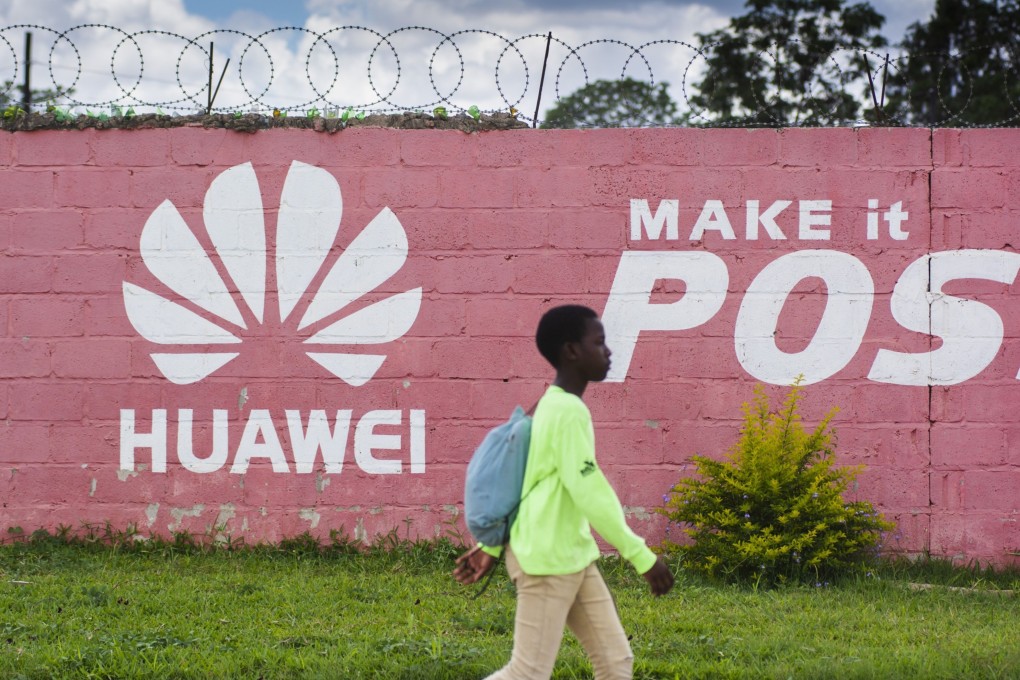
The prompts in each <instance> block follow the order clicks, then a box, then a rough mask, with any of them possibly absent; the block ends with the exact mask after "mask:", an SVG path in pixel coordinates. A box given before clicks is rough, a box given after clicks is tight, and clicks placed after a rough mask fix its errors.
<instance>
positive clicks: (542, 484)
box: [485, 385, 656, 576]
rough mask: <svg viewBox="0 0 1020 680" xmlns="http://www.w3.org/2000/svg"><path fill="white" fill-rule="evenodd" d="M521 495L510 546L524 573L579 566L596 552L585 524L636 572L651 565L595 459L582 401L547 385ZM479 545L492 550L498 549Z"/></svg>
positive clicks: (539, 573)
mask: <svg viewBox="0 0 1020 680" xmlns="http://www.w3.org/2000/svg"><path fill="white" fill-rule="evenodd" d="M529 490H530V491H529ZM522 495H523V498H524V500H523V501H522V502H521V506H520V510H519V511H518V514H517V520H516V521H515V522H514V525H513V528H512V529H511V530H510V547H511V548H513V551H514V556H515V557H516V558H517V561H518V562H519V563H520V565H521V569H522V570H524V573H526V574H531V575H534V576H545V575H553V574H571V573H574V572H578V571H581V570H582V569H584V568H586V567H587V566H588V565H589V564H591V563H592V562H594V561H595V560H596V559H598V557H599V548H598V544H597V543H595V538H594V537H593V536H592V533H591V530H592V528H594V529H595V531H597V532H598V533H599V535H600V536H602V538H604V539H605V540H606V541H608V542H609V543H610V545H612V546H613V547H614V548H616V549H617V550H618V551H619V552H620V555H621V556H622V557H623V558H624V559H626V560H627V561H628V562H630V563H631V564H633V565H634V568H635V569H636V570H637V572H638V573H639V574H643V573H645V572H646V571H648V570H649V569H651V568H652V566H654V564H655V559H656V558H655V554H654V553H652V551H651V550H649V549H648V546H647V545H645V542H644V540H643V539H642V538H641V537H640V536H638V535H637V534H635V533H634V532H633V531H631V529H630V527H629V526H627V520H626V518H625V517H624V515H623V507H622V506H621V505H620V501H619V499H618V498H617V497H616V493H615V492H614V491H613V487H612V486H610V485H609V481H608V480H607V479H606V478H605V475H603V474H602V470H600V469H599V466H598V464H597V463H596V461H595V429H594V427H593V426H592V421H591V413H590V412H589V411H588V407H587V406H585V404H584V402H583V401H581V399H580V398H578V397H577V396H575V395H573V394H570V393H569V392H565V391H564V390H563V389H561V388H559V387H556V386H555V385H552V386H550V387H549V389H548V390H546V392H545V394H544V395H543V396H542V399H541V400H540V401H539V402H538V406H537V407H536V409H535V416H534V420H533V422H532V425H531V445H530V447H529V448H528V465H527V467H526V468H525V471H524V487H523V489H522ZM485 551H486V552H488V553H489V554H492V555H498V554H499V552H500V548H488V547H487V548H485Z"/></svg>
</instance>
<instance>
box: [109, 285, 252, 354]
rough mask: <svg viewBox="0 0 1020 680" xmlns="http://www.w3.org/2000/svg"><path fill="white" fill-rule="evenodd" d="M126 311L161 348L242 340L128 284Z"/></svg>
mask: <svg viewBox="0 0 1020 680" xmlns="http://www.w3.org/2000/svg"><path fill="white" fill-rule="evenodd" d="M124 309H125V310H126V311H127V316H128V320H129V321H130V322H131V325H132V326H134V327H135V330H136V331H138V334H139V335H141V336H142V337H143V338H145V339H146V340H148V341H149V342H155V343H159V344H161V345H173V344H180V345H209V344H224V343H235V342H241V339H240V338H238V337H236V336H234V335H233V334H231V333H229V332H227V331H225V330H223V329H222V328H220V327H219V326H217V325H216V324H214V323H212V322H211V321H207V320H205V319H203V318H202V317H200V316H199V315H198V314H195V313H194V312H192V311H191V310H190V309H187V308H185V307H183V306H181V305H179V304H177V303H176V302H171V301H170V300H167V299H166V298H164V297H161V296H159V295H156V294H155V293H152V292H150V291H148V290H145V289H144V288H142V287H141V286H136V285H135V284H133V283H128V282H127V281H125V282H124Z"/></svg>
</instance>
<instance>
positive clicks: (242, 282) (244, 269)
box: [203, 163, 266, 323]
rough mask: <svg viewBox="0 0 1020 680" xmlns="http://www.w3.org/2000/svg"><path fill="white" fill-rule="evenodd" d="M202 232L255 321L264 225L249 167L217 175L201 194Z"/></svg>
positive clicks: (262, 289) (261, 299)
mask: <svg viewBox="0 0 1020 680" xmlns="http://www.w3.org/2000/svg"><path fill="white" fill-rule="evenodd" d="M203 217H204V218H205V228H206V230H207V231H208V232H209V238H210V239H212V242H213V245H214V246H215V247H216V254H217V255H219V257H220V261H221V262H223V266H224V267H226V269H227V273H228V274H230V278H232V279H233V280H234V284H235V285H236V286H237V289H238V291H240V293H241V297H243V298H244V301H245V302H246V303H248V307H249V308H250V309H251V311H252V313H253V314H254V315H255V318H256V319H258V321H259V323H261V322H262V313H263V308H264V305H265V297H266V223H265V218H264V217H263V215H262V192H261V191H260V190H259V182H258V179H257V178H256V177H255V170H253V169H252V167H251V163H244V164H243V165H235V166H234V167H232V168H228V169H227V170H224V171H223V172H221V173H220V174H219V175H218V176H217V177H216V179H214V180H213V182H212V184H210V185H209V190H208V191H206V192H205V206H204V208H203Z"/></svg>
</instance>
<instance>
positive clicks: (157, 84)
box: [0, 23, 1020, 127]
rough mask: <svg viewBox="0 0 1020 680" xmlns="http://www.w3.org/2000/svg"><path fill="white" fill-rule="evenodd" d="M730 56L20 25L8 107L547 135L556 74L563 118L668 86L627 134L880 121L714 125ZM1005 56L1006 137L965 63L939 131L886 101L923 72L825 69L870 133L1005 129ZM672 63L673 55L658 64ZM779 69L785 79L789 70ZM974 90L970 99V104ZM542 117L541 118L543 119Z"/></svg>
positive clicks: (9, 68)
mask: <svg viewBox="0 0 1020 680" xmlns="http://www.w3.org/2000/svg"><path fill="white" fill-rule="evenodd" d="M22 33H32V34H33V35H35V36H37V37H36V41H37V44H38V39H39V37H42V38H43V40H42V43H43V44H42V45H40V47H41V49H40V50H39V53H42V54H45V59H44V60H36V59H35V58H27V57H20V56H19V54H18V49H17V47H16V44H17V42H18V41H19V39H20V38H21V36H20V34H22ZM789 42H791V43H796V42H797V41H795V40H791V41H789ZM405 43H407V44H405ZM717 46H718V45H703V46H700V47H699V46H695V45H692V44H689V43H686V42H684V41H681V40H672V39H657V40H651V41H648V42H645V43H643V44H640V45H633V44H630V43H627V42H625V41H621V40H616V39H611V38H605V39H599V40H590V41H587V42H584V43H581V44H578V45H576V46H575V45H571V44H568V43H567V42H565V41H564V40H562V39H560V38H559V37H554V36H553V35H552V34H551V33H550V34H540V33H531V34H527V35H522V36H519V37H515V38H514V37H508V36H504V35H501V34H499V33H496V32H493V31H487V30H482V29H470V30H462V31H456V32H453V33H443V32H441V31H438V30H436V29H433V28H427V27H424V26H406V27H403V28H398V29H396V30H393V31H390V32H388V33H381V32H379V31H376V30H374V29H371V28H368V27H365V26H353V25H350V26H335V27H332V28H329V29H328V30H324V31H321V32H320V31H315V30H312V29H310V28H303V27H296V26H283V27H277V28H272V29H269V30H266V31H263V32H261V33H258V34H252V33H246V32H244V31H239V30H234V29H215V30H211V31H207V32H205V33H202V34H201V35H198V36H194V37H188V36H184V35H181V34H179V33H173V32H170V31H162V30H142V31H135V32H127V31H125V30H122V29H120V28H117V27H115V26H111V25H108V24H98V23H88V24H80V25H77V26H72V27H70V28H67V29H64V30H57V29H54V28H51V27H47V26H41V25H36V24H15V25H10V26H6V27H2V28H0V54H3V55H6V54H8V53H9V54H10V60H9V62H8V63H7V64H6V65H3V66H0V83H2V85H0V102H5V103H12V104H17V103H18V102H21V101H22V100H23V93H22V92H21V90H22V87H21V81H22V80H23V79H24V75H25V74H26V71H30V70H31V69H33V67H44V69H45V71H46V73H47V74H48V76H49V81H50V82H49V83H46V84H45V85H44V87H42V88H39V87H38V84H37V83H34V82H33V85H34V87H33V88H31V89H37V90H38V89H42V90H46V91H49V93H50V94H51V95H53V96H54V98H55V99H56V100H57V103H59V105H61V106H66V107H68V108H69V110H76V109H84V110H85V111H83V113H84V112H87V113H95V112H94V111H93V109H103V108H104V107H111V108H113V109H115V110H117V111H121V110H124V109H132V110H134V111H137V112H143V111H147V110H148V111H152V110H155V111H156V112H165V113H172V114H181V113H184V114H191V113H196V112H212V113H231V112H233V113H238V112H242V113H249V112H257V113H267V112H270V113H271V112H273V111H277V112H279V111H284V112H292V113H299V114H305V115H312V114H322V115H332V116H339V115H341V112H344V115H349V114H351V113H357V114H372V113H385V114H389V113H400V112H407V111H422V112H425V113H436V114H437V115H439V114H440V112H441V113H442V115H444V116H445V115H448V114H458V113H466V112H469V111H471V112H472V113H474V112H484V113H495V112H508V111H509V112H513V113H514V114H515V115H518V116H519V117H520V118H521V119H522V120H524V121H527V122H529V123H532V124H537V123H540V122H542V121H541V120H537V119H538V118H539V117H540V116H541V114H540V113H539V111H540V107H539V101H538V99H539V97H538V93H540V92H541V91H542V90H541V88H542V86H543V85H544V83H542V82H537V81H536V78H535V74H536V73H539V72H541V73H543V74H545V73H547V72H548V74H549V76H551V78H550V79H551V80H552V81H553V82H552V85H553V88H552V89H553V94H552V96H551V97H550V98H549V101H546V102H543V104H544V105H545V107H546V109H547V110H549V109H550V108H551V107H554V106H556V105H557V104H559V105H560V107H561V108H562V106H563V105H564V103H565V100H566V99H567V97H568V96H569V95H570V94H571V93H573V92H576V91H577V90H578V89H580V88H582V87H584V86H587V85H590V84H592V83H593V82H594V81H596V80H625V79H634V80H637V81H641V82H643V83H647V84H648V85H650V86H655V84H656V83H658V84H659V85H660V86H661V87H667V88H668V90H669V91H670V92H671V93H673V94H674V96H673V99H675V100H676V101H677V102H679V104H680V106H681V109H680V112H679V113H680V115H678V116H676V117H674V118H671V119H669V120H668V121H667V122H665V123H664V122H663V119H662V117H661V116H656V115H655V114H654V112H650V111H642V110H640V108H638V109H637V110H633V107H634V106H637V107H640V102H636V101H635V102H626V103H624V104H630V105H632V107H631V108H632V110H629V111H627V112H626V114H625V115H622V114H621V115H622V119H620V120H617V121H616V122H615V124H616V125H620V126H627V127H647V126H656V125H664V124H685V125H698V126H727V127H730V126H732V127H755V126H770V127H774V126H777V125H782V126H795V125H798V124H811V125H817V124H819V123H818V120H819V118H818V116H815V117H813V118H808V119H806V122H802V121H800V120H798V119H797V118H793V119H790V117H789V116H783V115H779V114H778V113H777V112H778V111H781V110H784V111H788V110H789V109H790V106H797V105H804V104H805V102H808V103H810V102H814V103H816V104H823V105H824V104H825V103H826V101H829V103H830V104H831V106H830V108H829V109H828V110H826V111H823V112H822V113H823V114H824V115H822V119H824V120H825V121H826V123H823V124H837V125H838V124H865V123H866V122H868V121H865V120H856V121H855V120H839V119H838V111H837V104H836V103H835V102H836V101H837V100H836V99H833V98H832V96H831V95H832V93H829V95H830V97H829V100H822V99H821V98H814V99H813V98H812V96H811V93H810V92H808V91H806V90H805V91H804V92H789V91H786V90H783V89H781V88H773V89H772V90H771V91H769V92H768V96H767V97H766V98H765V99H762V98H761V97H760V96H759V95H758V94H755V95H754V97H753V102H752V103H753V105H754V107H756V108H754V109H751V108H749V105H748V103H747V102H742V105H743V107H744V110H742V111H740V112H739V113H738V114H728V115H720V114H719V113H718V112H714V113H713V112H711V111H708V110H706V108H705V106H704V105H703V102H704V99H700V100H699V95H700V94H701V93H700V92H699V87H700V86H703V85H704V83H703V82H702V75H703V73H704V72H705V68H706V63H707V59H708V51H709V50H711V49H712V48H713V47H717ZM550 48H551V50H552V51H551V53H550ZM1005 50H1006V52H1005V54H1006V55H1007V56H1008V57H1009V62H1008V64H1007V69H1006V71H1005V72H1004V73H1003V76H1002V77H1003V78H1004V83H1003V87H1004V89H1003V90H1002V94H1003V96H1004V97H1005V101H1006V102H1008V104H1009V107H1010V111H1011V113H1012V115H1004V116H1003V117H1002V119H1001V120H997V121H995V122H992V123H989V122H987V121H981V122H978V121H979V118H980V117H977V118H975V117H973V114H974V111H970V112H968V107H970V106H971V99H972V96H973V93H974V92H973V91H974V79H975V78H976V76H974V75H973V74H972V73H971V71H970V70H969V69H968V68H967V66H966V64H964V62H963V60H962V58H961V56H962V53H959V52H955V53H946V54H931V55H930V57H931V70H932V72H933V73H936V77H935V80H934V83H933V85H932V87H931V88H930V89H931V92H930V97H931V98H933V99H934V100H935V101H937V102H938V104H939V106H938V107H929V108H931V109H932V110H937V111H942V112H943V114H942V115H940V116H931V118H932V119H931V120H921V119H919V118H920V117H919V116H918V114H917V113H916V112H912V113H905V112H904V111H902V110H896V111H888V110H883V109H882V108H881V106H880V104H879V101H878V97H877V95H876V87H878V86H879V85H880V87H881V89H882V92H883V98H884V93H885V88H886V85H887V83H894V84H895V83H900V84H902V78H904V74H905V72H906V68H905V66H906V64H907V63H908V60H909V59H914V60H917V59H918V58H923V57H919V56H918V55H912V56H910V55H906V54H902V53H889V54H881V53H878V52H876V51H874V50H871V49H867V48H863V47H852V46H845V45H844V46H840V47H837V48H835V49H834V50H833V52H832V53H831V54H827V55H821V56H822V57H823V61H825V63H826V64H827V67H828V68H830V69H832V71H833V72H834V73H835V74H836V75H835V79H836V82H837V83H838V84H839V86H840V88H841V92H839V93H837V94H840V95H843V94H845V95H848V96H849V97H851V99H852V100H853V101H854V102H856V103H857V105H856V106H855V107H854V108H855V109H856V110H859V111H867V110H869V107H870V105H872V104H873V105H874V106H873V107H871V117H870V119H869V120H870V122H872V123H874V122H876V121H877V122H880V123H883V124H893V125H914V126H925V127H928V126H933V127H935V126H945V125H953V126H958V127H991V126H1003V125H1010V124H1014V123H1015V122H1016V121H1017V120H1020V106H1018V102H1017V100H1016V99H1017V93H1018V92H1020V83H1017V81H1016V79H1017V75H1018V74H1017V67H1016V59H1015V58H1014V57H1015V55H1014V54H1013V52H1012V51H1011V50H1010V49H1009V48H1008V47H1006V48H1005ZM663 51H664V52H665V56H662V55H661V54H660V52H663ZM543 53H544V55H545V56H543ZM224 55H225V56H224ZM217 56H219V59H222V61H223V63H222V64H221V63H220V61H218V60H217ZM758 58H759V59H762V60H767V59H770V58H772V55H771V53H770V52H769V51H768V50H765V51H762V52H761V53H760V54H759V55H758ZM777 58H778V57H777ZM26 59H28V60H26ZM0 63H2V62H0ZM101 63H108V64H109V68H108V72H107V71H106V70H103V69H100V68H98V67H97V66H96V65H97V64H101ZM860 63H863V64H865V65H866V66H867V68H866V70H865V71H863V73H865V74H866V75H867V80H863V79H862V77H861V73H862V72H861V71H860V70H859V69H858V70H857V71H855V73H856V76H851V75H850V69H849V66H850V65H851V64H860ZM230 64H233V67H232V68H229V67H230ZM874 65H877V66H874ZM773 68H774V69H778V68H779V65H778V63H776V64H773ZM171 70H172V72H171ZM949 76H952V77H953V78H955V80H953V81H952V85H951V86H950V85H946V86H944V85H943V83H946V82H949V80H950V79H949ZM897 79H900V80H899V81H898V80H897ZM961 83H962V85H961ZM221 86H222V90H221ZM805 87H807V86H805ZM950 87H951V88H952V90H951V91H950ZM961 90H963V91H965V93H966V97H963V99H962V103H961V94H960V91H961ZM699 101H701V102H702V105H700V106H699V104H698V102H699ZM36 104H37V105H38V104H39V102H36ZM882 104H884V102H882ZM618 105H619V106H621V107H622V106H624V105H623V104H619V103H618ZM532 107H533V108H534V115H530V114H531V111H530V109H531V108H532ZM578 107H579V108H578V110H574V111H567V112H565V115H566V117H567V118H570V119H571V120H572V122H571V123H570V125H571V126H575V125H576V126H580V127H583V126H592V125H598V122H597V121H596V122H591V121H590V120H586V119H585V113H586V112H585V111H584V110H581V109H582V108H583V107H582V106H581V105H578ZM684 107H685V108H684ZM784 107H785V109H784ZM624 108H625V107H624ZM823 108H824V107H823ZM560 113H561V114H563V113H564V112H562V111H561V112H560ZM969 116H971V117H969Z"/></svg>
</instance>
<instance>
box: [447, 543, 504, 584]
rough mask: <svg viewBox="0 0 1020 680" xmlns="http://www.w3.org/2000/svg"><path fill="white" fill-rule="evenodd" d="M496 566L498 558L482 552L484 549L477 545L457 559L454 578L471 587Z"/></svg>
mask: <svg viewBox="0 0 1020 680" xmlns="http://www.w3.org/2000/svg"><path fill="white" fill-rule="evenodd" d="M495 564H496V558H495V557H493V556H492V555H490V554H489V553H487V552H482V547H481V546H478V545H476V546H475V547H474V548H471V550H468V551H467V552H466V553H464V554H463V555H461V556H460V557H458V558H457V567H456V568H455V569H454V570H453V577H454V578H455V579H457V581H458V582H460V583H463V584H464V585H470V584H472V583H475V582H476V581H478V580H479V579H481V578H482V577H483V576H485V575H486V574H487V573H489V570H490V569H492V567H493V566H495Z"/></svg>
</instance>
